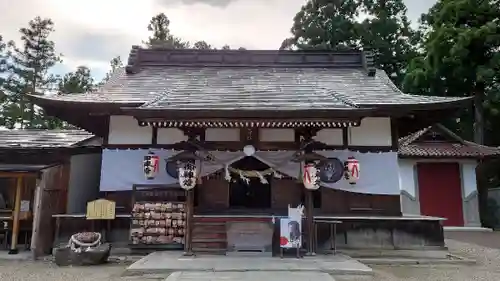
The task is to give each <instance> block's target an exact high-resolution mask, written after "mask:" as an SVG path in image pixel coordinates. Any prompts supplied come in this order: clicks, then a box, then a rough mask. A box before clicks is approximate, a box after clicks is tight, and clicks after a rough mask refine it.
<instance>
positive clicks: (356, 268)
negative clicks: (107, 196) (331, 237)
mask: <svg viewBox="0 0 500 281" xmlns="http://www.w3.org/2000/svg"><path fill="white" fill-rule="evenodd" d="M176 271H180V272H187V271H198V272H199V271H202V272H203V271H205V272H244V271H252V272H258V271H267V272H270V271H272V272H324V273H328V274H334V275H341V274H356V275H369V274H372V269H371V268H369V267H368V266H366V265H364V264H362V263H360V262H358V261H356V260H354V259H351V258H349V257H348V256H344V255H335V256H322V255H318V256H315V257H305V258H302V259H296V258H284V259H281V258H279V257H234V256H232V257H226V256H195V257H184V256H182V253H178V252H155V253H151V254H149V255H148V256H146V257H144V258H142V259H140V260H139V261H137V262H135V263H134V264H132V265H130V266H129V267H128V268H127V269H126V271H125V275H144V274H165V273H172V272H176Z"/></svg>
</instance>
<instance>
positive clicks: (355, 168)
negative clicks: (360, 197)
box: [344, 156, 359, 184]
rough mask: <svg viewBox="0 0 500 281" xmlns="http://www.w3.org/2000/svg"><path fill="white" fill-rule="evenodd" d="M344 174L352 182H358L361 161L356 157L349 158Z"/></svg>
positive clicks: (345, 164)
mask: <svg viewBox="0 0 500 281" xmlns="http://www.w3.org/2000/svg"><path fill="white" fill-rule="evenodd" d="M344 169H345V171H344V176H345V179H346V180H347V181H348V182H349V183H350V184H356V182H357V181H358V180H359V162H358V160H357V159H356V158H354V157H352V156H351V157H349V158H347V161H345V163H344Z"/></svg>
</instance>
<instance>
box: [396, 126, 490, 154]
mask: <svg viewBox="0 0 500 281" xmlns="http://www.w3.org/2000/svg"><path fill="white" fill-rule="evenodd" d="M433 133H434V134H435V133H438V134H442V135H443V136H444V137H445V138H447V140H446V141H442V140H441V141H428V140H427V141H426V140H423V137H424V136H426V135H430V134H433ZM398 155H399V156H400V157H410V158H419V157H422V158H426V157H431V158H434V157H439V158H484V157H492V156H499V155H500V149H499V148H496V147H489V146H484V145H479V144H476V143H473V142H469V141H465V140H463V139H462V138H460V137H459V136H458V135H456V134H455V133H453V132H452V131H450V130H449V129H447V128H446V127H444V126H443V125H441V124H436V125H434V126H429V127H427V128H424V129H422V130H419V131H418V132H415V133H413V134H410V135H408V136H405V137H403V138H400V139H399V150H398Z"/></svg>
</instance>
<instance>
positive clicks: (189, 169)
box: [169, 151, 202, 190]
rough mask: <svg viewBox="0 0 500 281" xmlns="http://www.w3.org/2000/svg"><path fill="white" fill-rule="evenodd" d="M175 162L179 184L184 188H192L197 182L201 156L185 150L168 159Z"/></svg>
mask: <svg viewBox="0 0 500 281" xmlns="http://www.w3.org/2000/svg"><path fill="white" fill-rule="evenodd" d="M169 161H175V163H177V175H178V179H179V185H180V186H181V188H183V189H185V190H191V189H193V188H194V187H195V186H196V184H197V183H198V177H199V174H200V170H201V161H202V158H201V157H200V156H198V155H196V153H194V152H191V151H185V152H182V153H179V154H177V155H175V156H173V157H171V158H170V159H169Z"/></svg>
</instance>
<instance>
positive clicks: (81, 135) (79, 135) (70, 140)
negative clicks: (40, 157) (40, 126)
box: [0, 129, 94, 149]
mask: <svg viewBox="0 0 500 281" xmlns="http://www.w3.org/2000/svg"><path fill="white" fill-rule="evenodd" d="M91 138H94V135H92V134H91V133H89V132H86V131H83V130H35V129H25V130H0V149H20V148H21V149H22V148H65V147H71V146H76V145H79V144H81V143H82V142H85V141H87V140H90V139H91Z"/></svg>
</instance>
